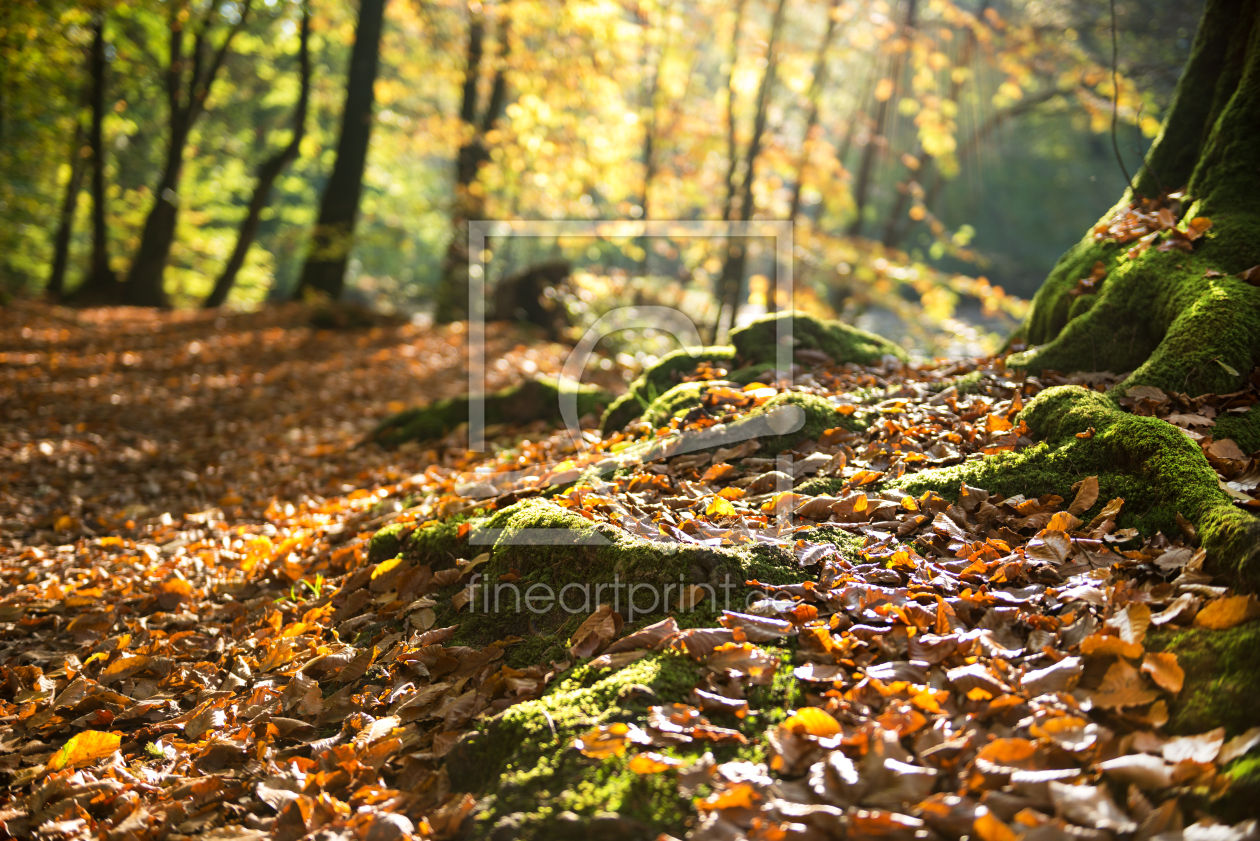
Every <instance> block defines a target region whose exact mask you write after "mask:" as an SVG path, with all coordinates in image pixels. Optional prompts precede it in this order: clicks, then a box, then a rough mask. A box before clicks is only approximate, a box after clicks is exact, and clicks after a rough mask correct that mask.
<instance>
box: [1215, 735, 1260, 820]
mask: <svg viewBox="0 0 1260 841" xmlns="http://www.w3.org/2000/svg"><path fill="white" fill-rule="evenodd" d="M1225 777H1226V778H1227V779H1228V780H1229V788H1227V789H1226V790H1225V792H1224V793H1223V794H1222V795H1221V796H1220V797H1218V798H1216V799H1215V800H1214V801H1212V802H1211V803H1209V804H1208V810H1209V811H1210V812H1211V813H1212V814H1213V815H1214V816H1215V817H1217V818H1218V819H1220V820H1222V821H1225V822H1227V823H1237V822H1239V821H1242V820H1246V819H1247V818H1249V817H1252V816H1253V815H1255V813H1256V803H1260V754H1257V753H1255V752H1254V751H1253V752H1252V753H1250V754H1248V755H1247V756H1243V757H1241V758H1239V759H1236V760H1234V761H1233V762H1231V763H1230V764H1229V767H1228V768H1226V769H1225Z"/></svg>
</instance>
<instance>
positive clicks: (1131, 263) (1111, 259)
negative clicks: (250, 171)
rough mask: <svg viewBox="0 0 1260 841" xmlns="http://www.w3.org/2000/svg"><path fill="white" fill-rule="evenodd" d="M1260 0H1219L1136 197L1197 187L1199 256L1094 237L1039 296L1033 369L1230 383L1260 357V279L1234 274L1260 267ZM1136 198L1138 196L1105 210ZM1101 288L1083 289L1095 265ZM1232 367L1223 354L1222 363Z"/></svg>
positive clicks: (1028, 333) (1211, 5)
mask: <svg viewBox="0 0 1260 841" xmlns="http://www.w3.org/2000/svg"><path fill="white" fill-rule="evenodd" d="M1258 13H1260V3H1257V2H1256V0H1208V4H1207V7H1206V9H1205V11H1204V16H1203V21H1202V23H1201V25H1200V28H1199V33H1198V36H1197V38H1196V40H1195V45H1194V49H1193V51H1192V53H1191V57H1190V61H1189V63H1188V64H1187V65H1186V69H1185V72H1184V74H1183V76H1182V78H1181V81H1180V83H1179V84H1178V86H1177V91H1176V94H1175V95H1174V98H1173V103H1172V106H1171V107H1170V108H1169V110H1168V113H1167V115H1166V117H1165V120H1164V125H1163V128H1162V130H1161V131H1160V134H1159V137H1157V138H1156V140H1155V143H1154V144H1153V145H1152V147H1151V150H1150V152H1149V154H1148V155H1147V157H1146V162H1145V165H1144V167H1143V168H1142V170H1141V172H1139V174H1138V176H1137V178H1136V179H1135V181H1134V185H1133V193H1136V194H1137V197H1147V198H1152V197H1156V196H1159V195H1160V194H1161V193H1163V192H1170V191H1174V190H1178V189H1181V188H1185V190H1186V193H1187V199H1186V201H1185V202H1184V204H1183V209H1184V213H1183V219H1182V220H1181V224H1182V226H1183V227H1184V225H1185V223H1186V222H1188V221H1189V220H1190V219H1192V218H1194V217H1199V216H1206V217H1208V218H1210V219H1211V220H1212V228H1211V229H1210V231H1209V232H1208V234H1207V235H1206V236H1205V237H1203V239H1201V240H1200V241H1199V242H1197V243H1195V245H1196V247H1195V249H1194V251H1193V252H1192V253H1190V254H1187V253H1185V252H1184V251H1179V250H1175V249H1174V250H1169V251H1160V250H1159V249H1158V248H1157V247H1151V248H1149V249H1147V250H1146V251H1145V252H1143V253H1142V254H1140V255H1138V256H1137V257H1135V258H1132V259H1130V258H1128V257H1127V252H1128V250H1129V245H1127V244H1124V245H1122V244H1118V243H1115V242H1109V241H1096V240H1095V239H1094V237H1093V234H1092V231H1091V233H1089V234H1087V235H1086V236H1085V238H1084V239H1083V240H1082V241H1081V242H1080V243H1078V244H1077V245H1076V246H1075V247H1074V248H1072V249H1071V250H1070V251H1068V253H1067V254H1065V255H1064V256H1063V257H1062V258H1061V259H1060V260H1059V262H1058V264H1057V265H1056V266H1055V267H1054V269H1053V271H1052V272H1051V273H1050V276H1049V277H1048V278H1047V279H1046V282H1045V284H1044V285H1043V286H1042V288H1041V289H1040V291H1038V293H1037V296H1036V298H1035V299H1034V301H1033V307H1032V311H1031V312H1030V313H1029V316H1028V320H1027V322H1026V324H1025V326H1024V338H1025V339H1027V341H1028V343H1029V344H1030V345H1033V346H1036V347H1034V348H1033V350H1032V351H1030V352H1029V353H1028V354H1026V355H1025V356H1024V358H1022V359H1021V360H1020V362H1021V364H1022V365H1023V366H1024V367H1026V368H1027V369H1028V370H1030V371H1033V372H1036V371H1041V370H1044V369H1055V370H1059V371H1077V370H1088V371H1101V370H1110V371H1113V372H1116V373H1126V372H1132V373H1131V374H1130V375H1129V376H1128V377H1126V379H1125V380H1124V382H1123V383H1121V385H1120V388H1128V387H1131V386H1134V385H1151V386H1155V387H1157V388H1162V389H1165V390H1172V391H1178V392H1185V393H1188V394H1191V395H1198V394H1206V393H1211V392H1216V393H1221V394H1224V393H1228V392H1230V391H1233V390H1235V389H1237V388H1238V386H1239V385H1240V384H1241V383H1242V382H1243V380H1244V378H1245V377H1246V376H1247V374H1248V373H1249V372H1250V371H1251V370H1252V368H1253V367H1255V366H1256V365H1257V364H1258V363H1260V289H1257V288H1256V287H1253V286H1250V285H1249V284H1247V283H1246V282H1244V281H1242V280H1240V279H1239V278H1238V277H1236V275H1237V274H1238V273H1240V272H1242V271H1244V270H1246V269H1248V268H1250V267H1252V266H1254V265H1256V264H1258V263H1260V133H1257V132H1256V131H1255V126H1256V124H1257V122H1258V121H1260V26H1257V25H1256V18H1257V14H1258ZM1134 198H1135V196H1134V195H1132V194H1131V193H1126V194H1125V195H1124V196H1123V197H1122V198H1121V200H1120V202H1119V203H1118V204H1117V206H1116V207H1115V208H1113V209H1112V210H1111V211H1109V212H1108V214H1107V216H1106V217H1105V218H1104V219H1110V218H1111V217H1112V216H1113V215H1114V214H1115V213H1116V212H1118V211H1120V210H1122V209H1123V208H1125V207H1126V206H1127V205H1128V204H1129V203H1130V202H1131V201H1133V200H1134ZM1099 262H1101V263H1102V264H1103V266H1104V267H1105V268H1106V270H1107V275H1106V279H1105V280H1104V281H1103V285H1102V289H1101V291H1099V292H1098V293H1096V294H1092V295H1089V294H1086V295H1073V294H1072V292H1073V289H1074V288H1075V287H1076V284H1077V281H1078V280H1079V279H1080V278H1084V277H1088V276H1089V274H1090V271H1091V270H1092V268H1093V267H1094V265H1095V264H1096V263H1099ZM1222 363H1223V364H1222Z"/></svg>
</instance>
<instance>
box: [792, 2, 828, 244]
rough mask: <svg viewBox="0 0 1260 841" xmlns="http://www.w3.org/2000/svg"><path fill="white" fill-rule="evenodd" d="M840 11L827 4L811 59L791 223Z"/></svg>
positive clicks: (797, 208) (797, 209)
mask: <svg viewBox="0 0 1260 841" xmlns="http://www.w3.org/2000/svg"><path fill="white" fill-rule="evenodd" d="M839 8H840V0H831V4H830V5H829V6H828V7H827V28H826V29H825V30H824V31H823V37H822V41H821V42H819V44H818V53H817V55H816V56H815V57H814V77H813V79H811V80H810V83H809V93H808V94H807V98H808V100H809V115H808V116H807V117H806V118H805V134H804V135H803V139H802V140H801V156H800V159H799V160H798V162H797V164H796V184H795V185H794V186H793V187H792V203H791V205H789V207H788V216H787V218H788V221H789V222H795V221H796V217H797V215H799V214H800V212H801V191H802V190H803V189H804V187H805V175H806V173H807V172H808V170H809V161H810V156H811V154H812V152H813V146H814V138H813V134H814V133H815V130H816V129H817V128H818V118H819V111H820V103H821V99H822V91H823V88H824V87H826V86H827V50H829V49H830V48H831V42H832V40H833V39H834V38H835V34H836V14H837V12H838V10H839Z"/></svg>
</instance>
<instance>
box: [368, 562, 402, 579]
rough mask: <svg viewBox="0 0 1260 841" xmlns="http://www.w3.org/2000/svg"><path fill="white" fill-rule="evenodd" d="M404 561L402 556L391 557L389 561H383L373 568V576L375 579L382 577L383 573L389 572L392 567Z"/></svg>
mask: <svg viewBox="0 0 1260 841" xmlns="http://www.w3.org/2000/svg"><path fill="white" fill-rule="evenodd" d="M402 562H403V559H402V558H391V559H390V560H388V561H381V562H380V563H379V564H377V565H376V569H374V570H372V578H373V579H377V578H380V577H381V576H382V575H384V574H385V573H387V572H389V571H390V570H391V569H393V568H394V567H396V566H398V565H399V564H401V563H402Z"/></svg>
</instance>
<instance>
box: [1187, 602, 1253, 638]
mask: <svg viewBox="0 0 1260 841" xmlns="http://www.w3.org/2000/svg"><path fill="white" fill-rule="evenodd" d="M1257 616H1260V603H1257V602H1256V597H1255V596H1253V595H1248V596H1225V597H1224V598H1220V599H1213V600H1212V601H1210V602H1208V603H1207V604H1206V605H1205V606H1204V608H1203V609H1202V610H1200V611H1199V614H1198V615H1197V616H1195V617H1194V624H1195V625H1197V626H1198V627H1200V628H1210V629H1212V630H1214V631H1223V630H1225V629H1226V628H1232V627H1234V626H1235V625H1241V624H1242V623H1243V622H1246V621H1248V620H1249V619H1255V618H1256V617H1257Z"/></svg>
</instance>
